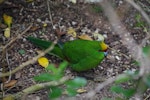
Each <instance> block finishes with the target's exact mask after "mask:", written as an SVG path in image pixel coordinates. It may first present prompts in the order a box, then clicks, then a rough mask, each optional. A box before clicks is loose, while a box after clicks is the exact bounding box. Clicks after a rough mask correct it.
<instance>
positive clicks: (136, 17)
mask: <svg viewBox="0 0 150 100" xmlns="http://www.w3.org/2000/svg"><path fill="white" fill-rule="evenodd" d="M135 19H136V20H137V22H140V20H141V15H140V14H137V15H136V16H135Z"/></svg>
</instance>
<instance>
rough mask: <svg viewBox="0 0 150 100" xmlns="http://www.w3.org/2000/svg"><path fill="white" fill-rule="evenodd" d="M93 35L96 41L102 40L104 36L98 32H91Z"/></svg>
mask: <svg viewBox="0 0 150 100" xmlns="http://www.w3.org/2000/svg"><path fill="white" fill-rule="evenodd" d="M93 36H94V39H96V40H97V41H104V37H103V35H102V34H100V33H93Z"/></svg>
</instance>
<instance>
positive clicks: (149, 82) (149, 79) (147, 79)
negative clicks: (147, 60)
mask: <svg viewBox="0 0 150 100" xmlns="http://www.w3.org/2000/svg"><path fill="white" fill-rule="evenodd" d="M145 77H146V79H145V83H146V85H147V86H148V87H150V75H148V76H145Z"/></svg>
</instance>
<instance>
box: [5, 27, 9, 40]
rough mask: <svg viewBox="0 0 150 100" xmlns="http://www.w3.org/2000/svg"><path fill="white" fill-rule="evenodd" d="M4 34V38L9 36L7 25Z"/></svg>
mask: <svg viewBox="0 0 150 100" xmlns="http://www.w3.org/2000/svg"><path fill="white" fill-rule="evenodd" d="M4 36H5V37H6V38H10V28H9V27H8V28H6V29H5V30H4Z"/></svg>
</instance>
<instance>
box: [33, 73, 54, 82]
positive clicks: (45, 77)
mask: <svg viewBox="0 0 150 100" xmlns="http://www.w3.org/2000/svg"><path fill="white" fill-rule="evenodd" d="M34 80H35V81H40V82H45V81H51V80H52V77H51V74H49V73H42V74H40V75H38V76H35V77H34Z"/></svg>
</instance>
